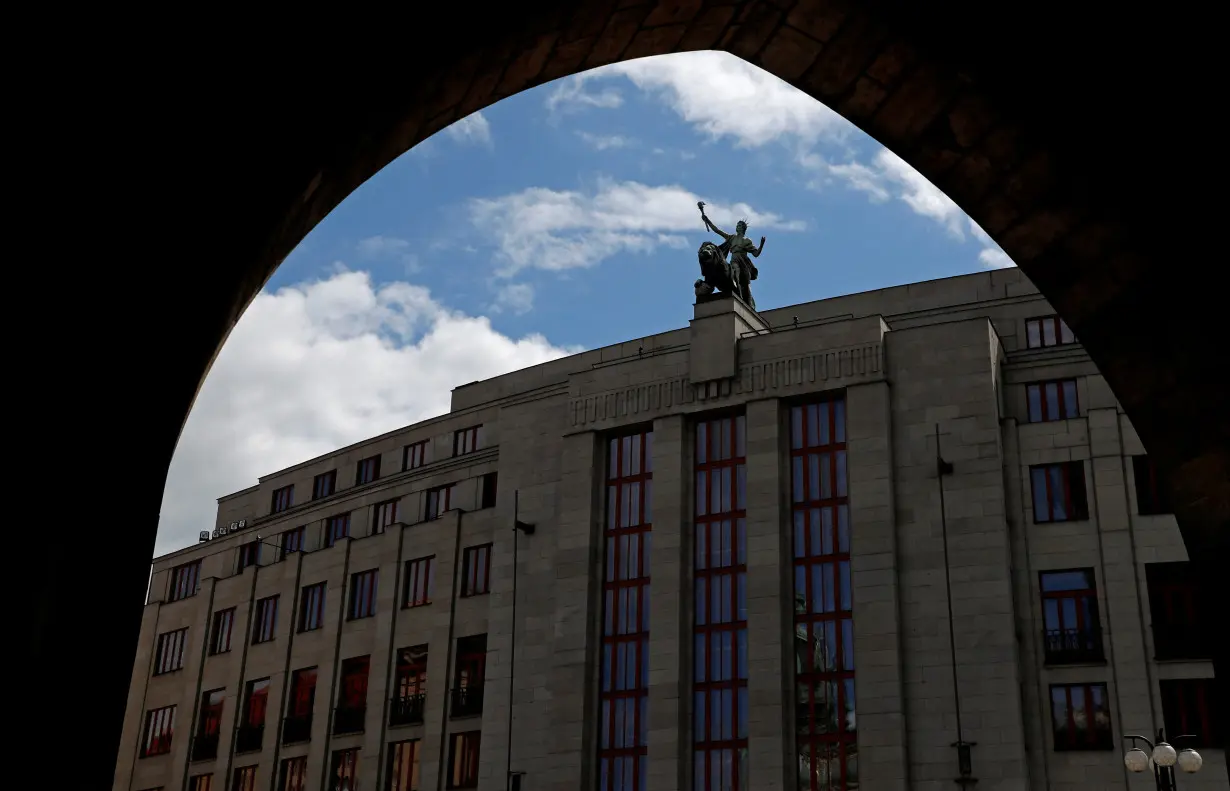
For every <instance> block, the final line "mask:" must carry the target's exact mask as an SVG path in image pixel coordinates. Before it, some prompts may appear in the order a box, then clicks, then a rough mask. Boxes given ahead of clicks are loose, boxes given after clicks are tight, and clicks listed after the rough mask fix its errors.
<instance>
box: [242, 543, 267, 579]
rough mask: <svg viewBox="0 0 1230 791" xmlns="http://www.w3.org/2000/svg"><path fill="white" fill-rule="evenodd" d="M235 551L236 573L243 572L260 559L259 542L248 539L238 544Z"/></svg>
mask: <svg viewBox="0 0 1230 791" xmlns="http://www.w3.org/2000/svg"><path fill="white" fill-rule="evenodd" d="M237 553H238V555H239V558H238V562H237V563H236V565H237V567H238V568H237V569H236V573H243V570H244V569H246V568H247V567H248V566H255V565H256V564H257V563H258V562H259V561H260V556H261V542H260V541H249V542H247V543H246V544H240V546H239V549H238V550H237Z"/></svg>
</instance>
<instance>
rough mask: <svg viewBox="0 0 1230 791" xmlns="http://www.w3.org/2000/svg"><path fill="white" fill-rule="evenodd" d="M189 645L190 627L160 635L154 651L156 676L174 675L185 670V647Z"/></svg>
mask: <svg viewBox="0 0 1230 791" xmlns="http://www.w3.org/2000/svg"><path fill="white" fill-rule="evenodd" d="M187 643H188V627H186V626H185V627H184V628H183V629H176V630H175V631H173V632H163V633H162V634H160V635H158V646H157V649H156V650H155V651H154V675H155V676H161V675H163V674H164V673H173V672H175V671H176V670H183V668H184V647H185V646H186V645H187Z"/></svg>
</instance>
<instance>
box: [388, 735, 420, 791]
mask: <svg viewBox="0 0 1230 791" xmlns="http://www.w3.org/2000/svg"><path fill="white" fill-rule="evenodd" d="M389 791H419V740H418V739H407V740H406V741H402V742H393V743H392V744H390V745H389Z"/></svg>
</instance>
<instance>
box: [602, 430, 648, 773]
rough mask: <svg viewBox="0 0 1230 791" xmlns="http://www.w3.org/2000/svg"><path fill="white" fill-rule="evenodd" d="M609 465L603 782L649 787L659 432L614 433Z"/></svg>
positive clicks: (605, 535)
mask: <svg viewBox="0 0 1230 791" xmlns="http://www.w3.org/2000/svg"><path fill="white" fill-rule="evenodd" d="M606 469H607V474H606V478H607V480H606V520H605V524H604V526H603V546H604V564H603V569H604V571H603V578H602V656H601V666H602V680H601V687H600V690H599V695H600V698H601V706H600V708H599V717H600V718H601V719H600V726H599V734H598V788H599V789H600V791H606V790H607V789H620V790H621V791H624V790H626V791H645V788H646V784H647V777H648V769H649V761H648V758H647V757H646V756H647V750H648V742H649V738H648V737H649V606H650V604H649V592H650V584H649V568H650V555H651V552H652V534H653V432H652V431H640V432H637V433H635V434H630V435H627V436H622V437H615V438H613V439H611V440H610V442H609V443H608V446H607V462H606Z"/></svg>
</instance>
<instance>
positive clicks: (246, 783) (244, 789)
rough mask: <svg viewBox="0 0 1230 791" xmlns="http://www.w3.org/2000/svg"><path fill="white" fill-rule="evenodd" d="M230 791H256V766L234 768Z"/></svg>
mask: <svg viewBox="0 0 1230 791" xmlns="http://www.w3.org/2000/svg"><path fill="white" fill-rule="evenodd" d="M231 791H256V764H252V765H251V766H237V767H235V775H234V780H233V781H232V782H231Z"/></svg>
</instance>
